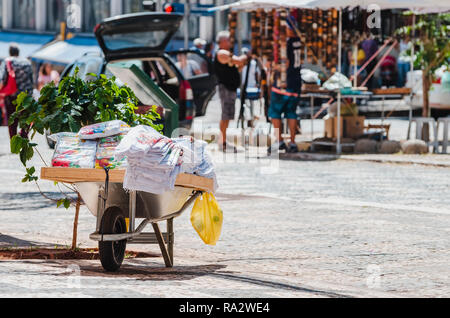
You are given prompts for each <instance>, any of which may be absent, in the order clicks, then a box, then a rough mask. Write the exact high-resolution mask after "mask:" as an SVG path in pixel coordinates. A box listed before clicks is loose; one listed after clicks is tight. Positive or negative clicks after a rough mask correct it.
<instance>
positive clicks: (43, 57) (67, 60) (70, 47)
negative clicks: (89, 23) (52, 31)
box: [31, 36, 101, 66]
mask: <svg viewBox="0 0 450 318" xmlns="http://www.w3.org/2000/svg"><path fill="white" fill-rule="evenodd" d="M91 52H93V53H99V54H100V53H101V50H100V47H99V46H98V43H97V40H96V39H95V38H93V37H82V36H76V37H74V38H72V39H70V40H66V41H55V42H54V43H51V44H50V45H48V46H46V47H44V48H42V49H41V50H39V51H37V52H35V53H34V54H32V55H31V59H32V60H33V61H34V62H36V63H45V62H48V63H52V64H55V65H63V66H65V65H69V64H72V63H73V62H75V60H77V59H79V58H80V57H82V56H83V55H84V54H86V53H91Z"/></svg>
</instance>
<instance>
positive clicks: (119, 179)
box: [41, 168, 214, 192]
mask: <svg viewBox="0 0 450 318" xmlns="http://www.w3.org/2000/svg"><path fill="white" fill-rule="evenodd" d="M124 177H125V170H120V169H117V170H111V171H110V172H109V182H111V183H123V179H124ZM41 179H43V180H49V181H56V182H61V183H69V184H73V183H82V182H105V179H106V174H105V171H103V170H101V169H78V168H42V169H41ZM175 185H176V186H179V187H185V188H192V189H194V190H200V191H206V192H214V180H212V179H208V178H203V177H199V176H195V175H192V174H180V175H178V178H177V181H176V182H175Z"/></svg>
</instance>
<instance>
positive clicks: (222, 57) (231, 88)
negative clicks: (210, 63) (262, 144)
mask: <svg viewBox="0 0 450 318" xmlns="http://www.w3.org/2000/svg"><path fill="white" fill-rule="evenodd" d="M216 40H217V44H218V46H219V50H218V51H217V53H216V56H215V59H214V70H215V73H216V76H217V79H218V82H219V97H220V101H221V105H222V119H221V121H220V132H221V134H220V137H219V149H220V150H222V151H223V152H237V149H236V148H235V147H234V146H231V145H229V144H228V143H227V129H228V126H229V124H230V120H233V119H234V116H235V113H236V99H237V89H238V88H239V87H240V86H241V75H240V73H239V71H240V70H241V69H242V68H243V67H244V65H245V64H246V62H247V57H246V56H245V55H243V56H239V57H238V56H235V55H233V53H232V47H231V39H230V32H228V31H222V32H219V34H218V35H217V39H216Z"/></svg>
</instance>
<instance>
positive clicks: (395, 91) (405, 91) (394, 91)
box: [372, 88, 411, 95]
mask: <svg viewBox="0 0 450 318" xmlns="http://www.w3.org/2000/svg"><path fill="white" fill-rule="evenodd" d="M372 93H373V94H374V95H409V94H411V89H410V88H384V89H374V90H373V91H372Z"/></svg>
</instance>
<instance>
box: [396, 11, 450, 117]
mask: <svg viewBox="0 0 450 318" xmlns="http://www.w3.org/2000/svg"><path fill="white" fill-rule="evenodd" d="M405 14H408V15H411V14H413V13H412V12H407V13H405ZM417 19H418V21H417V23H416V24H415V26H405V27H402V28H400V29H399V30H397V34H398V35H400V36H408V37H411V38H412V42H413V44H414V47H415V50H414V55H415V57H414V69H421V70H422V72H423V74H422V80H423V92H424V94H423V104H424V105H423V116H424V117H428V116H430V105H429V104H430V103H429V91H430V88H431V84H432V82H433V78H434V73H435V71H436V70H437V69H438V68H440V67H441V66H443V65H445V66H447V67H449V63H450V41H449V36H450V14H449V13H444V14H424V15H419V16H417ZM407 53H408V54H409V55H411V54H412V52H411V50H409V52H407Z"/></svg>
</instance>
